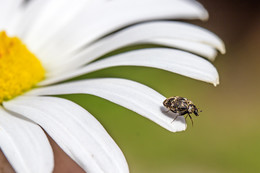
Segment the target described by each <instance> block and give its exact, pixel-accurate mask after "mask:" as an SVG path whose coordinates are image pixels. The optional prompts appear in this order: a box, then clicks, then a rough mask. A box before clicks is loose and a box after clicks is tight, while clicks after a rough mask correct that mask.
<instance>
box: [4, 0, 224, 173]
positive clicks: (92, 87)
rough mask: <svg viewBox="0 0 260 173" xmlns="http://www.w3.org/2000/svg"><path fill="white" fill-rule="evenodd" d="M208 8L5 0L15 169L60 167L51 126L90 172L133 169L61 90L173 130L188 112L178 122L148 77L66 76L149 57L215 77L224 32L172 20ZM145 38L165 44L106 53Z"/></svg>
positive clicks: (112, 0) (9, 132)
mask: <svg viewBox="0 0 260 173" xmlns="http://www.w3.org/2000/svg"><path fill="white" fill-rule="evenodd" d="M207 18H208V13H207V11H206V10H205V9H204V8H203V6H202V5H200V4H199V3H198V2H196V1H192V0H74V1H71V0H30V1H23V0H8V1H7V0H0V147H1V150H2V151H3V153H4V154H5V156H6V158H7V159H8V161H9V162H10V163H11V165H12V166H13V168H14V169H15V171H17V172H23V173H27V172H32V173H34V172H37V173H40V172H43V173H46V172H52V170H53V167H54V158H53V151H52V148H51V146H50V144H49V141H48V139H47V137H46V135H45V133H44V131H45V132H46V133H48V135H49V136H51V137H52V138H53V139H54V141H55V142H56V143H57V144H58V145H59V146H60V148H61V149H62V150H63V151H64V152H65V153H66V154H67V155H69V156H70V157H71V158H72V159H73V160H74V161H75V162H76V163H77V164H78V165H79V166H80V167H81V168H83V169H84V170H85V171H86V172H89V173H91V172H98V173H99V172H106V173H108V172H111V173H117V172H129V170H128V165H127V162H126V159H125V157H124V155H123V153H122V151H121V150H120V148H119V147H118V146H117V145H116V143H115V142H114V141H113V139H112V138H111V137H110V136H109V134H108V133H107V132H106V130H105V129H104V128H103V127H102V125H101V124H100V123H99V122H98V121H97V120H96V119H95V118H94V117H93V116H92V115H91V114H90V113H88V112H87V111H86V110H85V109H83V108H81V107H80V106H78V105H77V104H75V103H73V102H71V101H69V100H66V99H63V98H58V97H51V96H53V95H61V94H72V93H83V94H91V95H95V96H98V97H102V98H104V99H107V100H109V101H111V102H114V103H116V104H118V105H121V106H123V107H125V108H128V109H130V110H132V111H134V112H136V113H138V114H140V115H142V116H144V117H146V118H148V119H150V120H152V121H154V122H155V123H157V124H158V125H160V126H162V127H163V128H165V129H167V130H169V131H172V132H177V131H183V130H185V129H186V122H185V119H184V118H183V117H178V118H177V119H176V120H175V121H174V122H172V117H170V116H167V114H169V115H171V116H174V115H172V113H170V112H168V113H166V111H165V108H164V107H163V105H162V102H163V100H165V97H164V96H163V95H161V94H159V93H158V92H156V91H155V90H153V89H151V88H149V87H147V86H145V85H143V84H140V83H137V82H134V81H130V80H127V79H119V78H97V79H85V80H79V81H70V82H68V80H69V79H72V78H75V77H77V76H80V75H83V74H86V73H90V72H94V71H97V70H100V69H104V68H109V67H115V66H145V67H153V68H158V69H162V70H167V71H170V72H174V73H177V74H180V75H184V76H187V77H190V78H193V79H197V80H201V81H205V82H208V83H212V84H214V85H217V84H218V83H219V77H218V73H217V70H216V69H215V67H214V66H213V65H212V64H211V63H210V61H213V60H214V58H215V56H216V54H217V51H220V52H222V53H224V52H225V49H224V45H223V43H222V41H221V40H220V39H219V38H218V37H217V36H216V35H214V34H213V33H211V32H209V31H207V30H205V29H203V28H200V27H197V26H194V25H191V24H187V23H184V22H180V21H173V20H172V19H182V20H183V19H185V20H186V19H201V20H205V19H207ZM140 44H154V45H160V46H158V47H153V48H146V49H138V50H132V51H128V52H124V53H120V54H116V55H113V56H109V57H106V58H103V59H99V58H100V57H102V56H104V55H106V54H108V53H109V52H112V51H115V50H118V49H120V48H123V47H126V46H131V45H140ZM201 56H202V57H204V58H202V57H201ZM207 59H208V60H207ZM43 130H44V131H43Z"/></svg>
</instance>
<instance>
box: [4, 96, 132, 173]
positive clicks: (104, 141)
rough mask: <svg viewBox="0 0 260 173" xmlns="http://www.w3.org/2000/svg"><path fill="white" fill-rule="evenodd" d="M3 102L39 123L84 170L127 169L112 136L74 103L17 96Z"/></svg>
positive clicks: (108, 171) (114, 171)
mask: <svg viewBox="0 0 260 173" xmlns="http://www.w3.org/2000/svg"><path fill="white" fill-rule="evenodd" d="M4 106H5V108H6V109H8V110H10V111H13V112H17V113H19V114H21V115H23V116H24V117H26V118H28V119H30V120H32V121H34V122H36V123H37V124H39V125H40V126H41V127H43V128H44V130H45V131H46V132H47V133H48V134H49V135H50V136H51V137H52V138H53V139H54V140H55V141H56V143H57V144H58V145H59V146H60V147H61V148H62V149H63V150H64V152H66V153H67V154H68V155H69V156H70V157H71V158H72V159H73V160H74V161H75V162H76V163H78V164H79V165H80V166H81V167H82V168H83V169H84V170H85V171H86V172H89V173H91V172H100V173H101V172H104V173H120V172H122V173H125V172H128V166H127V163H126V160H125V158H124V155H123V153H122V152H121V150H120V149H119V147H118V146H117V145H116V143H115V142H114V141H113V139H112V138H111V137H110V136H109V135H108V133H107V132H106V131H105V129H104V128H103V127H102V125H101V124H100V123H99V122H98V121H97V120H96V119H95V118H94V117H93V116H92V115H91V114H89V113H88V112H87V111H86V110H85V109H83V108H81V107H80V106H78V105H76V104H75V103H73V102H70V101H68V100H65V99H61V98H54V97H18V98H16V99H14V100H12V101H9V102H5V103H4ZM41 146H42V145H41ZM34 158H35V157H34ZM35 172H37V171H35Z"/></svg>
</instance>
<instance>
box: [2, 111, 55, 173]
mask: <svg viewBox="0 0 260 173" xmlns="http://www.w3.org/2000/svg"><path fill="white" fill-rule="evenodd" d="M18 113H19V112H18ZM0 147H1V149H2V151H3V153H4V154H5V156H6V157H7V159H8V160H9V162H10V164H11V165H12V167H13V168H14V169H15V171H16V172H23V173H35V172H37V173H38V172H39V173H41V172H42V173H48V172H52V170H53V167H54V159H53V153H52V149H51V146H50V144H49V141H48V139H47V137H46V135H45V134H44V132H43V130H42V129H41V128H40V127H39V126H38V125H36V124H34V123H33V122H30V121H29V120H25V119H24V118H23V117H22V116H20V115H18V114H15V113H10V112H7V111H5V110H4V109H3V108H1V107H0Z"/></svg>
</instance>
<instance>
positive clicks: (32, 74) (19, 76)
mask: <svg viewBox="0 0 260 173" xmlns="http://www.w3.org/2000/svg"><path fill="white" fill-rule="evenodd" d="M44 74H45V70H44V68H43V67H42V65H41V62H40V61H39V60H38V59H37V58H36V57H35V55H34V54H32V53H31V52H30V51H29V50H28V49H27V48H26V46H25V45H24V44H23V43H22V41H21V40H20V39H19V38H17V37H8V36H7V35H6V33H5V32H4V31H2V32H0V104H1V103H2V102H3V101H6V100H9V99H12V98H14V97H15V96H18V95H21V94H22V93H24V92H25V91H27V90H29V89H31V88H32V87H34V86H35V85H36V84H37V83H38V82H39V81H41V80H43V78H44Z"/></svg>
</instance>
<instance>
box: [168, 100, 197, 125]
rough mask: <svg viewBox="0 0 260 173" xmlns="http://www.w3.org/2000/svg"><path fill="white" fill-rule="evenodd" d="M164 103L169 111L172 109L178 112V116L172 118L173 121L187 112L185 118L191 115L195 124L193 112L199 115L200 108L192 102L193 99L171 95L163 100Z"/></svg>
mask: <svg viewBox="0 0 260 173" xmlns="http://www.w3.org/2000/svg"><path fill="white" fill-rule="evenodd" d="M163 105H164V106H165V107H166V108H167V109H168V111H172V112H173V113H176V114H177V116H176V117H175V118H174V119H173V120H172V122H173V121H174V120H175V119H176V118H177V117H178V116H184V115H186V114H187V116H186V117H185V119H186V118H187V117H189V118H190V120H191V123H192V125H193V120H192V117H191V114H194V115H195V116H199V110H198V108H197V107H196V106H195V105H194V104H193V103H192V101H190V100H188V99H187V98H184V97H180V96H174V97H169V98H167V99H165V100H164V101H163ZM200 112H201V111H200Z"/></svg>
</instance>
